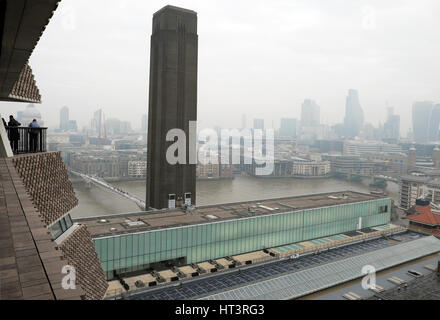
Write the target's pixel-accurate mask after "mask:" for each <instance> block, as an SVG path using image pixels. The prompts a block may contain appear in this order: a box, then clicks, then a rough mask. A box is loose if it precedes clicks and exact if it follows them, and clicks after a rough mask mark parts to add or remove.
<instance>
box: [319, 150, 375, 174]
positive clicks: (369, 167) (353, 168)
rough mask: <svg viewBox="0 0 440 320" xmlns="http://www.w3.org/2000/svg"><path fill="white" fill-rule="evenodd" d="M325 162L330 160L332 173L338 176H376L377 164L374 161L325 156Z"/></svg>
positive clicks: (356, 157)
mask: <svg viewBox="0 0 440 320" xmlns="http://www.w3.org/2000/svg"><path fill="white" fill-rule="evenodd" d="M323 159H324V160H328V161H330V163H331V172H332V173H333V174H335V175H336V176H338V175H339V176H346V177H350V176H351V175H362V176H371V175H373V174H374V168H375V164H374V161H372V160H368V159H362V158H361V157H359V156H354V155H353V156H351V155H350V156H348V155H344V156H339V155H329V156H323Z"/></svg>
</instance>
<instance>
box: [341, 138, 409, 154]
mask: <svg viewBox="0 0 440 320" xmlns="http://www.w3.org/2000/svg"><path fill="white" fill-rule="evenodd" d="M373 152H376V153H381V152H385V153H402V147H401V146H399V145H397V144H389V143H384V142H377V141H368V142H367V141H363V142H362V141H356V140H349V141H345V142H344V154H349V155H360V154H365V153H373Z"/></svg>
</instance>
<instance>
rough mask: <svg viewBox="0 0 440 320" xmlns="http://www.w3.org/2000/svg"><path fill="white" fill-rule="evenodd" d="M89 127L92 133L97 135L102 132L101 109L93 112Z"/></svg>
mask: <svg viewBox="0 0 440 320" xmlns="http://www.w3.org/2000/svg"><path fill="white" fill-rule="evenodd" d="M90 127H91V129H92V133H93V134H96V135H98V136H99V137H101V134H102V132H103V131H102V130H103V123H102V109H99V110H97V111H95V113H94V114H93V118H92V120H91V122H90Z"/></svg>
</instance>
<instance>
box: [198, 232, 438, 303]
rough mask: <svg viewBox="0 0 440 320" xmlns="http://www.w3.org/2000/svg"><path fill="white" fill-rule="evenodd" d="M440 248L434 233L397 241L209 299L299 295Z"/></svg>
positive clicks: (268, 297) (269, 298) (285, 297)
mask: <svg viewBox="0 0 440 320" xmlns="http://www.w3.org/2000/svg"><path fill="white" fill-rule="evenodd" d="M439 251H440V240H438V239H437V238H435V237H433V236H430V237H424V238H421V239H418V240H414V241H410V242H406V243H401V244H397V245H394V246H391V247H388V248H383V249H379V250H376V251H372V252H368V253H365V254H361V255H357V256H353V257H349V258H346V259H343V260H340V261H336V262H330V263H327V264H321V265H319V266H316V267H313V268H308V269H305V270H301V271H298V272H294V273H290V274H287V275H283V276H280V277H277V278H274V279H270V280H264V281H260V282H257V283H253V284H249V285H247V286H243V287H240V288H235V289H232V290H228V291H224V292H220V293H216V294H213V295H209V296H207V297H204V298H202V299H207V300H242V299H258V300H284V299H293V298H298V297H301V296H304V295H307V294H311V293H313V292H316V291H319V290H323V289H326V288H329V287H332V286H334V285H337V284H339V283H342V282H346V281H350V280H353V279H357V278H359V277H362V276H363V274H362V268H363V267H364V266H366V265H372V266H374V267H375V269H376V271H380V270H384V269H387V268H390V267H392V266H395V265H398V264H401V263H404V262H406V261H410V260H414V259H417V258H420V257H423V256H425V255H429V254H432V253H435V252H439Z"/></svg>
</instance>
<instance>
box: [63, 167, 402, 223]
mask: <svg viewBox="0 0 440 320" xmlns="http://www.w3.org/2000/svg"><path fill="white" fill-rule="evenodd" d="M112 184H113V185H115V186H117V187H119V188H121V189H123V190H125V191H127V192H129V193H131V194H133V195H135V196H137V197H138V198H141V199H145V188H146V182H145V181H124V182H113V183H112ZM73 186H74V189H75V193H76V196H77V198H78V199H79V205H78V206H77V207H76V208H74V209H73V210H72V211H71V215H72V216H73V217H90V216H98V215H111V214H115V213H123V212H137V211H139V208H138V207H137V206H136V204H134V203H133V202H131V201H129V200H127V199H125V198H123V197H121V196H119V195H117V194H115V193H113V192H111V191H108V190H106V189H103V188H101V187H98V186H95V185H93V184H92V185H91V187H90V188H87V187H86V184H85V183H81V182H75V183H74V184H73ZM346 190H351V191H358V192H366V193H369V191H370V188H369V187H368V185H367V184H363V183H355V182H348V181H344V180H337V179H292V178H266V179H264V178H254V177H248V176H236V177H235V179H233V180H217V181H197V190H196V192H197V205H199V206H202V205H210V204H220V203H228V202H239V201H250V200H263V199H270V198H281V197H289V196H298V195H305V194H314V193H325V192H333V191H346ZM387 192H388V194H389V195H390V197H392V198H393V199H394V200H397V197H398V192H399V190H398V186H397V185H396V184H394V183H390V182H388V187H387Z"/></svg>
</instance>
